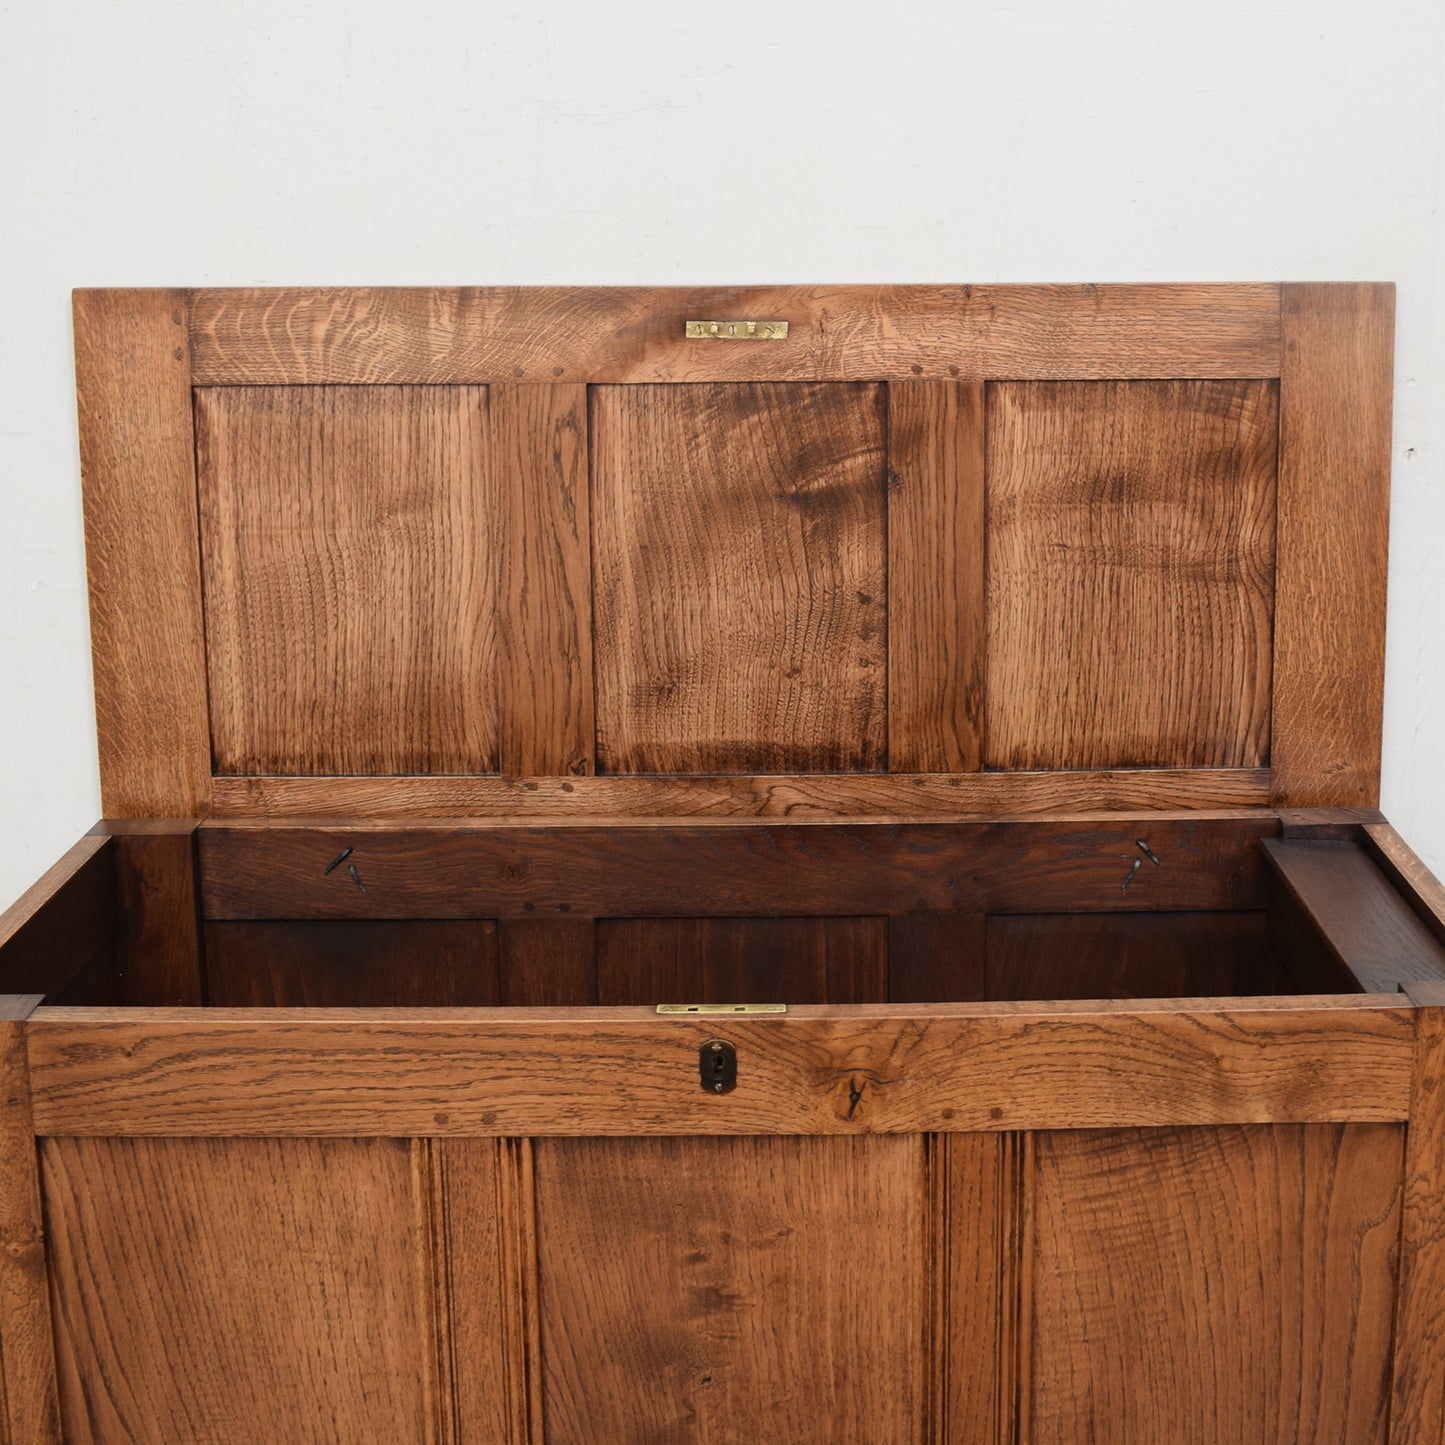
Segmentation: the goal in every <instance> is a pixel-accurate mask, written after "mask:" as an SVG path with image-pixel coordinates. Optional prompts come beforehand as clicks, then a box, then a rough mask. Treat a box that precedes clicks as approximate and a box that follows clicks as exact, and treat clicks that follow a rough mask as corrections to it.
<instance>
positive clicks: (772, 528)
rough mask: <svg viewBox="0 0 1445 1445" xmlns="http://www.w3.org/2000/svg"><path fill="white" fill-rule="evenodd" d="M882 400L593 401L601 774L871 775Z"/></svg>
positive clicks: (838, 391)
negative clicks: (859, 773)
mask: <svg viewBox="0 0 1445 1445" xmlns="http://www.w3.org/2000/svg"><path fill="white" fill-rule="evenodd" d="M885 430H886V408H885V393H884V390H883V388H882V387H877V386H818V385H799V386H787V387H782V386H764V385H741V384H739V385H732V386H718V385H708V386H686V387H673V386H644V387H636V386H631V387H599V388H594V389H593V391H592V393H591V435H592V438H593V451H592V489H593V507H594V538H593V551H594V556H595V559H596V580H595V588H596V600H595V609H594V610H595V616H596V649H597V766H598V769H599V771H606V772H612V773H711V772H720V773H748V772H775V773H784V772H857V771H869V770H879V769H881V768H882V766H883V760H884V753H885V747H886V728H887V716H886V699H885V692H886V680H887V657H886V652H887V636H886V628H887V582H886V577H885V567H886V544H885V525H884V496H883V493H884V480H883V473H884V466H885V452H884V445H885V443H884V438H885Z"/></svg>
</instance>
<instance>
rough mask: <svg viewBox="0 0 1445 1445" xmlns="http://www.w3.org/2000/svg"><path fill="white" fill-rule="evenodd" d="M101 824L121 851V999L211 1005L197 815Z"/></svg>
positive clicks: (118, 870)
mask: <svg viewBox="0 0 1445 1445" xmlns="http://www.w3.org/2000/svg"><path fill="white" fill-rule="evenodd" d="M98 826H99V827H100V828H102V829H103V830H104V831H105V833H106V834H107V835H108V836H109V837H110V838H111V839H112V840H113V842H112V845H111V847H112V850H113V853H114V856H115V876H116V885H115V886H116V894H117V899H116V902H117V916H118V918H119V928H118V930H117V934H116V939H115V966H114V977H115V988H116V997H115V1000H114V1001H115V1002H116V1003H137V1004H139V1003H144V1004H175V1005H186V1004H199V1003H203V1002H204V1001H205V998H204V988H203V979H202V968H201V929H200V917H199V915H200V888H199V885H198V880H197V872H196V838H195V832H196V822H195V820H194V819H182V820H153V821H150V822H148V823H147V824H146V825H145V826H144V827H137V826H136V825H135V824H133V823H130V822H123V821H122V822H108V823H102V824H99V825H98Z"/></svg>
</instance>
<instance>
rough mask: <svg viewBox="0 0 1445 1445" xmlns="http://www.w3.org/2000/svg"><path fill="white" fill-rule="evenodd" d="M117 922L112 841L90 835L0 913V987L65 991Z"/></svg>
mask: <svg viewBox="0 0 1445 1445" xmlns="http://www.w3.org/2000/svg"><path fill="white" fill-rule="evenodd" d="M117 924H118V908H117V897H116V883H115V859H114V848H113V845H112V843H111V841H110V840H109V839H108V838H100V837H95V836H93V835H87V836H86V837H84V838H82V839H81V840H80V841H79V842H78V843H76V844H75V846H74V847H73V848H70V849H69V850H67V852H66V853H65V854H64V856H63V857H61V858H60V859H59V860H58V861H57V862H56V863H54V864H53V865H52V866H51V867H50V868H48V869H46V871H45V872H44V873H43V874H42V875H41V876H40V877H39V878H38V879H37V880H36V881H35V883H34V884H32V885H31V886H30V887H29V888H28V889H26V891H25V892H24V893H23V894H22V895H21V896H20V897H19V898H18V899H17V900H16V901H15V902H14V903H13V904H12V905H11V906H10V907H9V908H7V909H6V910H5V911H4V913H0V988H3V990H4V992H5V993H7V994H22V993H39V994H46V995H59V994H61V993H63V992H64V990H65V986H66V985H67V984H68V983H69V982H70V981H71V980H72V979H73V978H75V977H76V976H77V975H78V974H80V973H81V972H82V970H84V968H85V966H86V964H87V963H89V962H90V960H91V959H93V958H94V957H95V956H96V955H97V954H99V953H101V952H102V951H103V950H107V949H108V948H109V945H110V942H111V940H112V938H113V937H114V936H115V931H116V927H117Z"/></svg>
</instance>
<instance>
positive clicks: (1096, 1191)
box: [1027, 1126, 1403, 1445]
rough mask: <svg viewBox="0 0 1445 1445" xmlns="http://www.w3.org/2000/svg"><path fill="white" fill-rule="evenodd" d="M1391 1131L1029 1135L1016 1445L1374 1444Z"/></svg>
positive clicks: (1395, 1218) (1395, 1164)
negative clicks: (1023, 1379)
mask: <svg viewBox="0 0 1445 1445" xmlns="http://www.w3.org/2000/svg"><path fill="white" fill-rule="evenodd" d="M1402 1135H1403V1131H1402V1130H1401V1129H1399V1128H1398V1127H1391V1126H1373V1127H1369V1126H1365V1127H1362V1126H1336V1127H1327V1126H1320V1127H1312V1128H1307V1127H1306V1128H1302V1127H1295V1128H1239V1129H1214V1130H1183V1129H1173V1130H1160V1131H1154V1132H1149V1133H1137V1132H1129V1133H1122V1134H1117V1133H1110V1132H1085V1133H1045V1134H1042V1135H1040V1136H1039V1138H1038V1140H1037V1141H1036V1150H1037V1156H1036V1157H1037V1174H1036V1186H1035V1190H1036V1199H1035V1206H1036V1207H1035V1209H1034V1212H1033V1221H1034V1224H1033V1229H1032V1239H1031V1245H1032V1249H1033V1255H1034V1263H1033V1283H1034V1299H1033V1339H1032V1361H1031V1376H1030V1378H1031V1387H1032V1388H1031V1392H1030V1398H1029V1400H1028V1411H1029V1415H1030V1420H1029V1434H1028V1436H1027V1438H1028V1439H1029V1440H1030V1441H1031V1442H1032V1445H1053V1442H1057V1445H1077V1442H1078V1441H1080V1440H1130V1441H1133V1440H1168V1441H1171V1442H1178V1445H1266V1442H1268V1445H1286V1442H1289V1445H1292V1442H1295V1441H1301V1440H1332V1441H1340V1442H1344V1445H1376V1442H1383V1441H1384V1439H1385V1415H1386V1403H1387V1399H1388V1394H1389V1369H1390V1318H1391V1302H1392V1300H1393V1297H1394V1291H1395V1244H1396V1237H1397V1232H1398V1230H1399V1225H1400V1172H1401V1160H1402V1145H1403V1138H1402Z"/></svg>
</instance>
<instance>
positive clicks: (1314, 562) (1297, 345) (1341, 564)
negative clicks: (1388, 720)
mask: <svg viewBox="0 0 1445 1445" xmlns="http://www.w3.org/2000/svg"><path fill="white" fill-rule="evenodd" d="M1281 310H1282V314H1283V318H1284V343H1285V344H1284V355H1283V358H1282V360H1281V372H1280V436H1279V441H1280V447H1279V455H1280V463H1279V542H1278V547H1279V555H1280V557H1281V558H1282V559H1285V560H1286V561H1287V563H1288V565H1286V566H1283V567H1281V569H1280V572H1279V576H1278V578H1277V580H1276V583H1275V592H1276V599H1275V633H1274V648H1275V668H1274V748H1273V754H1272V759H1271V761H1272V766H1273V768H1274V772H1275V800H1276V801H1277V802H1279V803H1281V804H1285V805H1288V806H1291V807H1327V806H1330V805H1335V804H1346V805H1348V804H1364V805H1366V806H1370V805H1373V804H1376V803H1378V802H1379V798H1380V728H1381V718H1382V716H1383V707H1384V686H1385V575H1386V541H1387V536H1388V531H1389V491H1390V399H1391V382H1392V376H1393V361H1394V332H1395V324H1394V323H1395V288H1394V287H1393V286H1367V285H1360V286H1325V285H1318V284H1315V285H1299V286H1286V287H1285V288H1284V293H1283V296H1282V306H1281ZM1342 581H1347V585H1338V584H1340V583H1341V582H1342ZM1322 589H1328V600H1327V601H1326V600H1324V599H1323V598H1322V596H1321V591H1322ZM1326 619H1328V620H1327V621H1326Z"/></svg>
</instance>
